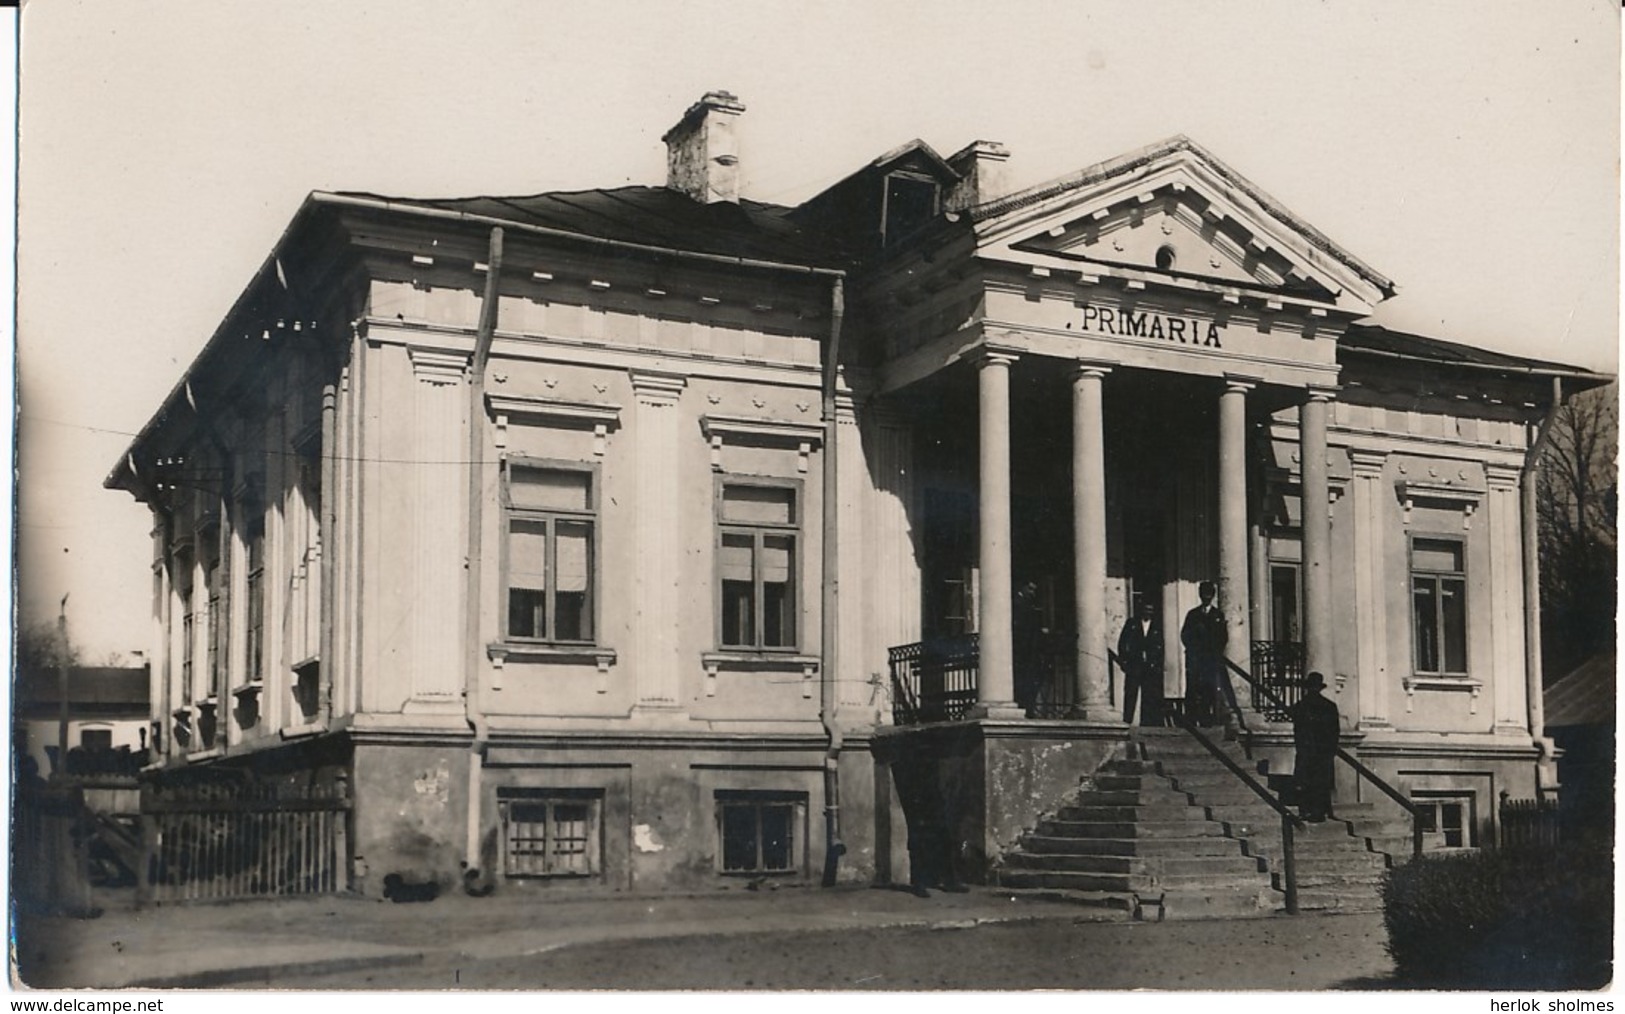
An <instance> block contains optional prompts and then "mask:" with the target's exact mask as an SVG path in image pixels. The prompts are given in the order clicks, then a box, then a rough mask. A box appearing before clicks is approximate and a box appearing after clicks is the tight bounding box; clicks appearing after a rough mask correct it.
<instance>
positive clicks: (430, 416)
mask: <svg viewBox="0 0 1625 1014" xmlns="http://www.w3.org/2000/svg"><path fill="white" fill-rule="evenodd" d="M407 351H408V353H409V355H410V356H411V360H412V374H413V376H414V377H415V378H416V383H415V384H413V405H412V449H413V451H414V454H413V464H412V476H413V482H412V522H413V529H414V531H413V537H412V545H411V550H410V551H411V553H412V584H413V592H412V630H411V633H410V637H411V641H412V653H411V656H410V658H411V665H412V698H411V700H410V701H409V702H408V705H407V708H406V710H408V711H420V710H433V711H447V712H449V711H452V710H454V709H455V710H456V711H461V710H462V698H461V696H460V695H461V693H462V689H463V667H464V665H465V664H466V663H465V660H464V658H463V651H462V645H463V622H462V617H463V612H462V589H463V585H464V580H463V555H464V554H463V543H464V536H463V524H464V520H465V519H464V513H465V508H464V501H465V496H464V491H465V490H466V489H467V488H468V481H467V477H466V476H465V475H464V474H463V471H462V470H463V468H464V467H471V466H463V465H459V464H456V462H460V461H462V459H464V458H466V457H467V456H468V452H467V438H466V437H465V436H464V430H463V426H464V422H465V420H464V418H463V417H464V414H465V412H466V406H467V404H468V398H467V395H466V393H465V390H466V389H465V388H464V386H463V385H464V383H465V374H466V372H467V367H468V355H467V354H466V353H463V352H447V351H440V350H430V349H422V348H409V349H408V350H407ZM301 509H302V508H301ZM305 541H306V543H307V544H308V539H307V540H305ZM295 548H296V550H302V549H303V548H304V546H303V545H299V546H296V547H295ZM326 551H327V547H323V552H326ZM301 607H302V606H301ZM328 664H330V662H329V660H328V659H323V660H322V665H323V666H326V665H328ZM296 717H297V716H296Z"/></svg>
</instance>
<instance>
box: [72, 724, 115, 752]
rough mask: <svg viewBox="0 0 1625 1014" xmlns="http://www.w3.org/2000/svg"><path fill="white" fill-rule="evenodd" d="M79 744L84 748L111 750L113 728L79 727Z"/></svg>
mask: <svg viewBox="0 0 1625 1014" xmlns="http://www.w3.org/2000/svg"><path fill="white" fill-rule="evenodd" d="M79 746H80V747H81V748H83V749H85V750H93V751H103V750H111V749H113V730H112V729H80V730H79Z"/></svg>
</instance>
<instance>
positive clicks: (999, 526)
mask: <svg viewBox="0 0 1625 1014" xmlns="http://www.w3.org/2000/svg"><path fill="white" fill-rule="evenodd" d="M1015 361H1016V356H1015V354H1014V353H1013V352H1009V351H1004V350H996V349H993V348H987V347H984V348H983V350H982V355H981V358H980V359H979V360H978V361H977V364H976V365H977V370H978V376H977V385H978V392H977V393H978V398H977V401H978V426H979V427H980V430H979V433H980V439H979V441H978V443H979V456H980V464H981V468H980V472H979V475H978V492H977V496H978V501H979V502H978V508H979V513H980V518H981V524H980V525H979V526H978V527H979V528H980V533H979V536H980V541H979V545H978V550H977V557H978V563H979V566H980V569H981V575H982V578H981V581H982V595H981V602H980V606H979V610H980V611H979V622H978V628H979V630H980V631H981V635H980V639H981V641H980V643H981V658H980V660H979V663H978V669H979V672H978V679H977V684H976V706H975V708H973V709H972V711H971V716H972V717H975V718H1020V717H1022V716H1023V714H1024V713H1023V712H1022V710H1021V709H1020V708H1018V707H1016V703H1015V700H1016V693H1015V672H1014V663H1015V646H1014V643H1013V633H1012V630H1011V626H1010V623H1011V615H1010V608H1011V587H1010V584H1011V572H1010V364H1011V363H1013V362H1015Z"/></svg>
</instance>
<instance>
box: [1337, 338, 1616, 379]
mask: <svg viewBox="0 0 1625 1014" xmlns="http://www.w3.org/2000/svg"><path fill="white" fill-rule="evenodd" d="M1338 347H1339V348H1340V349H1344V350H1350V351H1355V352H1367V353H1371V354H1373V355H1379V356H1388V357H1391V358H1398V359H1410V360H1421V361H1424V362H1430V363H1436V364H1439V365H1442V366H1465V367H1469V368H1481V369H1489V370H1500V371H1503V372H1508V373H1526V374H1539V375H1545V376H1552V377H1567V378H1573V379H1575V380H1579V381H1581V382H1582V386H1583V387H1595V386H1601V385H1603V384H1606V383H1608V381H1609V380H1611V379H1612V378H1611V377H1609V376H1608V375H1607V374H1602V373H1593V372H1592V371H1590V370H1584V369H1581V368H1580V367H1578V366H1569V365H1567V364H1564V363H1556V362H1550V361H1547V360H1543V359H1526V358H1523V357H1520V356H1510V355H1506V354H1505V353H1501V352H1491V351H1489V350H1488V349H1481V348H1477V347H1475V346H1472V345H1458V344H1456V343H1455V342H1447V341H1443V340H1442V339H1439V338H1429V337H1427V336H1426V335H1419V334H1411V333H1409V332H1406V331H1395V330H1392V329H1390V328H1386V327H1382V326H1381V325H1378V324H1355V325H1352V326H1350V327H1349V329H1348V330H1347V331H1345V332H1344V333H1343V337H1342V338H1341V339H1339V341H1338Z"/></svg>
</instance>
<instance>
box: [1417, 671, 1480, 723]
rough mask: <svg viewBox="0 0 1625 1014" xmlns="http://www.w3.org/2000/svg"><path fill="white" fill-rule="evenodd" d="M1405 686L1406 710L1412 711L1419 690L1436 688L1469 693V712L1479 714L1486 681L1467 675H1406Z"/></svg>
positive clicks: (1435, 689)
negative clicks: (1479, 698)
mask: <svg viewBox="0 0 1625 1014" xmlns="http://www.w3.org/2000/svg"><path fill="white" fill-rule="evenodd" d="M1401 683H1402V685H1403V686H1404V688H1405V710H1406V712H1410V711H1411V710H1412V709H1413V706H1414V705H1415V702H1416V692H1417V691H1418V690H1434V691H1444V692H1453V693H1462V692H1465V693H1467V694H1468V713H1469V714H1474V715H1476V714H1478V697H1479V694H1481V693H1482V692H1483V690H1484V681H1483V680H1475V679H1471V678H1469V677H1466V676H1406V677H1405V678H1404V680H1402V681H1401Z"/></svg>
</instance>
